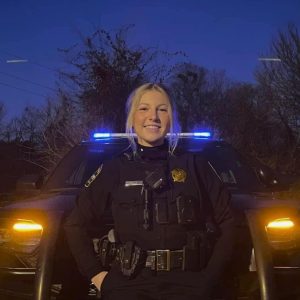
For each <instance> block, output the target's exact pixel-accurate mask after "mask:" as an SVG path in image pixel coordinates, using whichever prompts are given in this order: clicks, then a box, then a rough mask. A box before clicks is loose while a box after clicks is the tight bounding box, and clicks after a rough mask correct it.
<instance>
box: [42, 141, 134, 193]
mask: <svg viewBox="0 0 300 300" xmlns="http://www.w3.org/2000/svg"><path fill="white" fill-rule="evenodd" d="M127 147H128V145H127V144H126V143H119V144H109V143H107V144H100V143H94V144H82V145H79V146H76V147H74V148H73V149H72V150H71V151H70V152H69V153H68V154H67V155H66V156H65V157H64V158H63V159H62V161H61V162H60V163H59V165H58V166H57V168H56V169H55V170H54V172H53V173H52V175H51V176H50V178H49V179H48V181H47V182H46V184H45V186H44V190H56V189H62V188H77V187H81V186H82V185H83V184H84V183H85V182H86V181H87V180H88V178H89V177H90V176H91V175H92V174H93V173H94V172H95V170H96V169H97V168H98V167H99V166H100V165H101V163H102V162H104V161H105V160H107V159H110V158H111V157H113V156H115V155H117V154H119V153H120V152H123V151H124V150H125V149H126V148H127Z"/></svg>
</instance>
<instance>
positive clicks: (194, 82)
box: [170, 63, 230, 131]
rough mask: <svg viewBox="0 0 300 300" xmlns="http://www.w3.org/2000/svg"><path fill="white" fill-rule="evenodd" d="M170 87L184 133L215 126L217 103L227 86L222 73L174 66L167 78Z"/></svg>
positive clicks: (183, 64) (188, 64) (185, 65)
mask: <svg viewBox="0 0 300 300" xmlns="http://www.w3.org/2000/svg"><path fill="white" fill-rule="evenodd" d="M170 86H171V92H172V94H173V97H174V100H175V102H176V105H177V109H178V114H179V120H180V123H181V125H182V129H183V130H184V131H189V130H193V129H196V128H198V129H199V128H200V127H210V128H214V127H215V125H216V114H215V113H216V109H217V106H218V105H219V104H218V103H219V101H221V100H222V99H223V97H224V93H225V91H226V90H227V88H228V87H229V86H230V81H229V79H227V78H226V76H225V73H224V72H222V71H218V72H217V71H209V70H207V69H205V68H203V67H200V66H198V65H194V64H190V63H182V64H178V65H177V66H176V67H175V68H174V69H173V72H172V76H171V77H170Z"/></svg>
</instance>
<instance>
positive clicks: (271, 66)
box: [256, 24, 300, 165]
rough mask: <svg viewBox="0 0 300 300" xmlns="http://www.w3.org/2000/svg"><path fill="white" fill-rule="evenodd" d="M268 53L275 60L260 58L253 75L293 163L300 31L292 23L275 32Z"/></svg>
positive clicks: (299, 127) (298, 130)
mask: <svg viewBox="0 0 300 300" xmlns="http://www.w3.org/2000/svg"><path fill="white" fill-rule="evenodd" d="M268 56H271V57H272V58H276V60H275V61H274V60H270V61H263V62H262V65H261V67H260V68H259V69H258V70H257V72H256V78H257V81H258V83H259V85H260V89H261V92H262V94H263V98H264V99H265V101H267V102H269V104H270V105H271V106H272V113H273V115H274V118H276V119H277V120H278V122H279V123H280V124H281V128H283V129H284V132H282V134H283V135H284V136H285V137H286V150H285V151H283V153H284V155H285V157H286V159H285V161H290V162H291V164H292V165H296V161H297V160H298V156H299V153H298V149H299V143H300V35H299V32H298V29H297V28H296V26H295V25H294V24H290V25H288V27H287V29H286V30H285V31H279V32H278V34H277V37H276V38H275V39H274V40H273V42H272V44H271V47H270V51H269V54H268Z"/></svg>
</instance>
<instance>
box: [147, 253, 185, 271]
mask: <svg viewBox="0 0 300 300" xmlns="http://www.w3.org/2000/svg"><path fill="white" fill-rule="evenodd" d="M183 266H184V251H183V250H168V249H167V250H150V251H147V259H146V268H150V269H151V270H154V271H171V270H174V269H181V270H183V269H184V268H183Z"/></svg>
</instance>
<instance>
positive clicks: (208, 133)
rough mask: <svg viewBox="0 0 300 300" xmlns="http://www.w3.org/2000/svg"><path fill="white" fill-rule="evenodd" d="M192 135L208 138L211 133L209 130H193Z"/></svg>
mask: <svg viewBox="0 0 300 300" xmlns="http://www.w3.org/2000/svg"><path fill="white" fill-rule="evenodd" d="M194 136H196V137H203V138H210V137H211V133H210V132H209V131H198V132H194Z"/></svg>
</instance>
